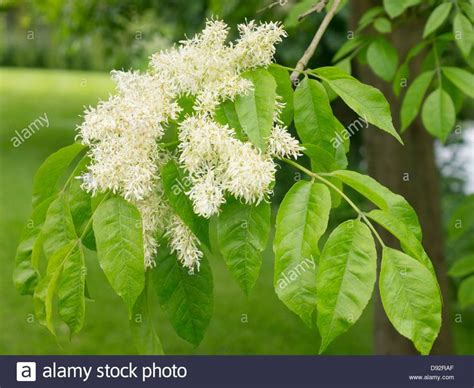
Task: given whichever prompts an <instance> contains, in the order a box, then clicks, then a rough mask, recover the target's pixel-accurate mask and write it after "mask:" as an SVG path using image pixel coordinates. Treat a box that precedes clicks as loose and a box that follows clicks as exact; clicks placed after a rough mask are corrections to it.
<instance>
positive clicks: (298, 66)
mask: <svg viewBox="0 0 474 388" xmlns="http://www.w3.org/2000/svg"><path fill="white" fill-rule="evenodd" d="M340 3H341V0H334V2H333V4H332V7H331V9H330V10H329V11H328V13H327V14H326V16H324V19H323V21H322V22H321V25H320V26H319V28H318V30H317V31H316V34H314V37H313V40H312V41H311V43H310V45H309V46H308V48H307V49H306V51H305V52H304V54H303V56H302V57H301V58H300V60H299V61H298V63H297V64H296V67H295V70H294V71H293V73H291V76H290V78H291V81H292V82H293V85H295V84H296V82H297V80H298V77H299V75H300V73H301V72H302V71H303V70H304V69H305V68H306V66H307V65H308V62H309V60H310V59H311V57H312V56H313V55H314V52H315V51H316V47H318V44H319V41H320V40H321V38H322V36H323V34H324V32H325V31H326V29H327V27H328V25H329V23H330V22H331V20H332V18H333V17H334V15H335V14H336V10H337V7H339V4H340Z"/></svg>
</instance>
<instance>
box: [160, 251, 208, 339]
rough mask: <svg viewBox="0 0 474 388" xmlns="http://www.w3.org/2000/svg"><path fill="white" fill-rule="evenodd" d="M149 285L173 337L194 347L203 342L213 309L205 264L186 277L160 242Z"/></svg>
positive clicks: (183, 269)
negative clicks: (173, 333)
mask: <svg viewBox="0 0 474 388" xmlns="http://www.w3.org/2000/svg"><path fill="white" fill-rule="evenodd" d="M152 276H153V285H154V288H155V290H156V292H157V294H158V298H159V301H160V304H161V307H162V308H163V310H164V311H165V312H166V313H167V314H168V315H169V318H170V321H171V324H172V325H173V327H174V329H175V331H176V333H177V334H178V335H179V336H180V337H181V338H183V339H185V340H186V341H188V342H190V343H192V344H194V345H195V346H197V345H198V344H199V343H200V342H201V341H202V339H203V337H204V333H205V331H206V329H207V326H208V325H209V321H210V320H211V316H212V309H213V307H212V306H213V282H212V273H211V268H210V266H209V263H208V261H207V259H206V258H205V257H203V258H202V259H201V263H200V267H199V271H198V272H195V273H194V274H190V273H188V270H187V269H186V268H184V267H183V266H182V265H181V264H180V263H179V262H178V260H177V259H176V256H175V255H173V254H171V253H170V252H169V250H168V248H167V243H166V242H163V243H162V244H161V246H160V249H159V251H158V255H157V258H156V267H155V268H154V269H153V270H152Z"/></svg>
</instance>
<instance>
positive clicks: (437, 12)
mask: <svg viewBox="0 0 474 388" xmlns="http://www.w3.org/2000/svg"><path fill="white" fill-rule="evenodd" d="M452 6H453V4H452V3H442V4H440V5H438V6H437V7H436V8H435V9H434V10H433V12H431V14H430V16H429V18H428V20H427V21H426V24H425V29H424V30H423V38H426V37H427V36H428V35H430V34H431V33H432V32H434V31H436V30H437V29H438V28H439V27H440V26H441V25H442V24H443V23H444V21H445V20H446V19H447V17H448V15H449V12H450V11H451V8H452Z"/></svg>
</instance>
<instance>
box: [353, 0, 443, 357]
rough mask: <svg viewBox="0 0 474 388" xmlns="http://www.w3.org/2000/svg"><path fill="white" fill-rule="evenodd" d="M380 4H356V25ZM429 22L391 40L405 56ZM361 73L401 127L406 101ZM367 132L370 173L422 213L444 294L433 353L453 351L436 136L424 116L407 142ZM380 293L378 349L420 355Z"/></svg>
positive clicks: (407, 25) (409, 26) (415, 67)
mask: <svg viewBox="0 0 474 388" xmlns="http://www.w3.org/2000/svg"><path fill="white" fill-rule="evenodd" d="M375 5H380V1H376V0H361V1H357V2H356V1H353V2H351V6H352V9H351V16H352V25H353V26H354V25H355V24H356V22H357V21H358V20H359V18H360V16H361V15H362V14H363V13H364V12H365V11H366V10H367V9H368V8H370V7H372V6H375ZM423 26H424V20H419V19H418V20H412V21H410V22H403V23H402V24H401V25H400V26H397V27H395V28H394V32H393V33H392V36H391V42H392V43H393V44H394V46H395V47H396V49H397V51H398V53H399V56H400V58H401V59H404V58H405V55H406V53H407V51H408V50H409V49H410V48H411V47H413V46H414V45H415V44H416V43H418V42H420V40H421V36H422V29H423ZM420 62H421V61H420V59H418V58H416V59H414V60H413V63H412V66H411V74H418V73H419V70H420V67H421V66H420ZM356 72H357V73H358V76H359V78H360V79H361V81H362V82H364V83H367V84H370V85H373V86H375V87H377V88H379V89H380V90H381V91H382V92H383V93H384V95H385V96H386V97H387V99H388V102H389V104H390V106H391V110H392V115H393V118H394V125H395V127H396V128H400V121H399V116H400V106H401V101H400V100H399V99H398V98H397V97H396V96H395V95H394V94H393V91H392V86H391V85H390V84H389V83H387V82H384V81H382V80H380V79H379V78H377V77H376V76H375V75H374V74H373V73H372V72H371V70H370V69H369V68H368V67H367V66H364V65H361V66H359V67H358V69H357V70H356ZM410 80H413V78H410ZM402 89H403V88H402ZM405 90H406V89H405ZM364 136H365V137H364V144H365V148H366V156H367V163H368V173H369V175H370V176H372V177H373V178H375V179H377V180H378V181H379V182H381V183H382V184H384V185H386V186H387V187H389V188H390V189H391V190H392V191H394V192H395V193H399V194H401V195H403V196H404V197H405V198H406V199H407V200H408V201H409V202H410V204H411V205H412V206H413V207H414V208H415V210H416V212H417V214H418V217H419V219H420V223H421V226H422V229H423V245H424V247H425V250H426V251H427V253H428V255H429V257H430V258H431V260H432V262H433V265H434V267H435V270H436V273H437V276H438V281H439V283H440V286H441V290H442V294H443V298H444V306H443V325H442V327H441V331H440V334H439V336H438V339H437V340H436V342H435V344H434V347H433V350H432V354H452V339H451V332H450V326H451V319H450V314H449V307H448V293H447V289H448V283H447V277H446V268H445V263H444V253H443V250H444V247H443V229H442V220H441V198H440V177H439V171H438V168H437V166H436V162H435V154H434V141H433V138H432V137H431V135H429V134H428V132H426V130H425V129H424V127H423V125H422V123H421V121H420V119H419V118H418V119H417V120H415V122H414V123H413V124H412V125H411V127H410V128H408V129H407V130H406V132H405V133H404V135H403V136H402V138H403V141H404V143H405V145H404V146H402V145H400V144H399V143H398V142H397V141H396V140H395V139H394V138H393V137H391V136H389V135H387V134H386V133H384V132H382V131H380V130H378V129H374V128H369V129H367V130H366V131H365V134H364ZM380 232H381V234H382V238H383V239H384V241H386V242H387V243H388V245H391V246H395V247H396V246H397V241H396V240H395V239H394V238H393V237H392V236H391V235H389V234H388V233H386V232H385V231H383V230H380ZM376 295H377V297H376V307H375V353H376V354H416V350H415V349H414V347H413V345H412V344H411V342H409V341H408V340H407V339H405V338H404V337H402V336H401V335H400V334H398V333H397V332H396V331H395V329H394V328H393V326H392V325H391V323H390V322H389V320H388V318H387V317H386V315H385V313H384V311H383V307H382V304H381V302H380V297H379V294H378V293H376Z"/></svg>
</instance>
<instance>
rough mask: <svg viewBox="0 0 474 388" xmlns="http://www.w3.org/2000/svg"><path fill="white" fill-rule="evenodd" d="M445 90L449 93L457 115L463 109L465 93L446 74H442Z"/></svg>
mask: <svg viewBox="0 0 474 388" xmlns="http://www.w3.org/2000/svg"><path fill="white" fill-rule="evenodd" d="M441 82H442V84H443V90H444V91H446V93H448V94H449V97H451V100H452V101H453V105H454V112H455V113H456V115H458V113H459V112H460V111H461V109H462V107H463V105H464V99H465V95H464V93H463V92H462V91H461V90H459V88H457V87H456V86H455V85H454V84H453V83H452V82H451V81H450V80H449V79H448V78H447V77H446V76H445V75H444V74H443V76H442V81H441Z"/></svg>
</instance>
